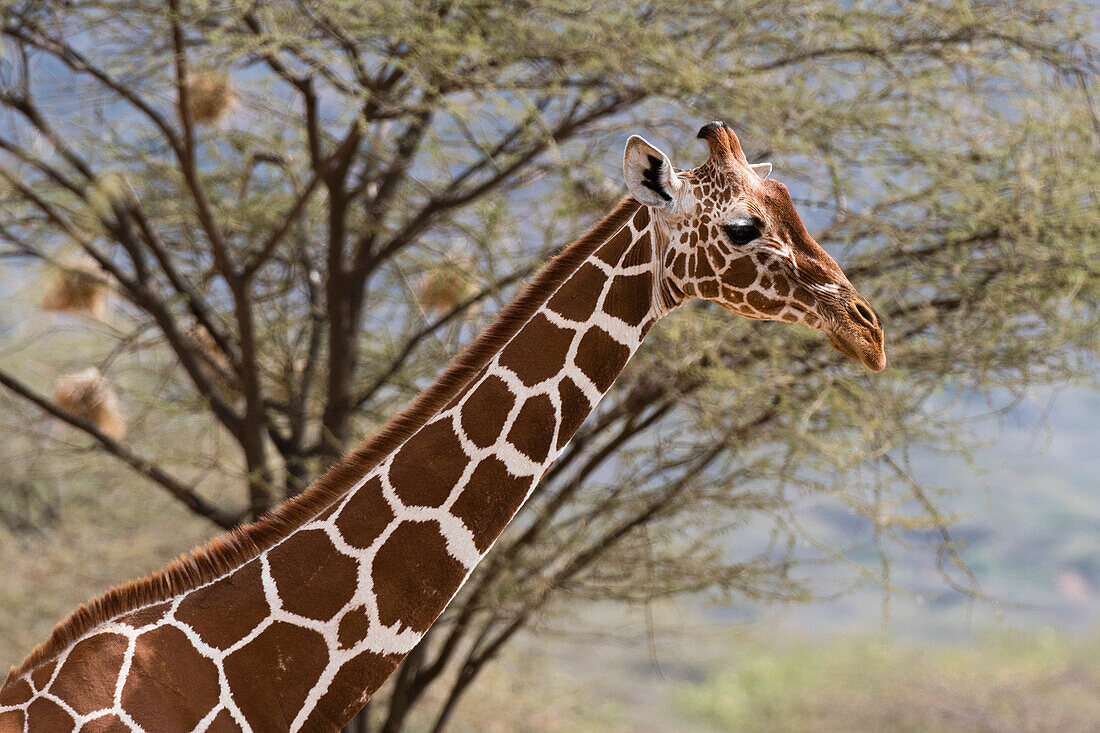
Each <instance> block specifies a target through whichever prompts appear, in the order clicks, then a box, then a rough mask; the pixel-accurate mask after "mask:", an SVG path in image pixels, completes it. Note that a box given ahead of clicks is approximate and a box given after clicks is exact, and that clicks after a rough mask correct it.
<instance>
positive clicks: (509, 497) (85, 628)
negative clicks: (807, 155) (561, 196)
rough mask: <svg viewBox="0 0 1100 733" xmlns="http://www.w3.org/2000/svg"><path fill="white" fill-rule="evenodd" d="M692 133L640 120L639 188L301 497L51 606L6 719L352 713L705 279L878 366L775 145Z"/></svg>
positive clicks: (161, 720) (880, 354)
mask: <svg viewBox="0 0 1100 733" xmlns="http://www.w3.org/2000/svg"><path fill="white" fill-rule="evenodd" d="M698 136H699V137H700V138H702V139H704V140H705V141H706V142H707V144H708V146H709V149H710V155H709V157H708V159H707V161H706V162H705V163H704V164H703V165H701V166H699V167H697V168H694V169H691V170H678V169H675V168H673V167H672V165H671V163H670V161H669V159H668V157H667V156H666V155H665V154H664V153H663V152H661V151H660V150H659V149H657V148H656V147H654V146H653V145H652V144H650V143H649V142H647V141H646V140H645V139H643V138H641V137H639V136H637V135H635V136H632V137H630V139H629V140H628V141H627V144H626V150H625V153H624V157H623V171H624V176H625V179H626V185H627V189H628V192H629V195H628V196H627V197H626V198H624V199H623V200H622V202H621V203H620V204H619V205H618V206H617V207H616V209H615V210H614V211H613V212H612V213H611V214H610V215H608V216H607V217H606V218H605V219H604V220H603V221H601V222H600V223H599V224H597V225H596V226H595V227H594V228H593V229H592V230H591V231H590V232H589V233H587V234H586V235H584V236H583V237H581V238H580V239H579V240H577V241H576V242H574V243H573V244H571V245H569V246H568V247H566V248H565V249H564V250H563V251H562V252H561V253H560V254H559V255H558V256H557V257H556V258H554V259H553V260H551V262H550V263H549V264H547V265H546V266H545V267H544V268H543V269H542V270H541V271H540V272H539V274H538V275H536V276H535V278H534V280H533V281H532V283H531V284H529V285H528V287H527V288H526V289H525V290H524V291H523V293H521V294H520V295H519V296H518V297H517V298H516V299H515V300H513V301H512V302H511V303H509V304H508V305H507V306H505V308H504V309H503V310H502V311H501V314H500V315H499V316H498V318H497V320H496V321H494V323H493V324H492V325H490V326H489V328H488V329H487V330H486V331H484V332H483V333H482V334H481V335H480V336H478V338H477V339H475V340H474V341H473V342H472V344H471V345H470V346H468V347H467V348H466V350H465V351H463V352H462V353H461V354H460V355H459V356H458V357H457V358H456V359H455V361H453V362H452V363H451V365H450V366H449V367H448V368H447V370H446V371H445V372H444V373H443V374H442V376H441V377H440V378H439V380H438V381H437V382H436V383H435V384H433V385H432V386H431V387H430V388H428V389H427V390H426V391H425V392H423V393H421V395H419V396H418V397H417V398H416V399H415V400H414V401H413V402H412V404H411V405H410V406H409V407H408V408H407V409H406V410H405V411H404V412H402V413H400V414H398V415H397V416H395V417H394V418H392V419H391V420H390V422H389V423H387V424H386V426H384V427H383V429H382V431H381V432H380V433H379V434H378V435H376V436H374V437H373V438H371V439H370V440H368V441H366V442H365V443H364V444H363V445H362V446H361V447H359V448H358V449H356V450H355V451H353V452H352V453H350V454H349V455H348V456H346V457H345V458H344V459H343V460H342V461H340V462H339V463H337V464H336V465H335V466H334V467H333V468H331V469H330V470H329V471H328V472H327V473H326V474H325V475H324V476H322V477H321V478H320V479H319V480H318V481H317V482H315V483H314V485H313V486H311V487H310V489H308V490H307V491H306V492H304V493H303V494H302V495H301V496H299V497H297V498H296V499H294V500H291V501H290V502H288V503H287V504H285V505H284V506H283V507H281V508H280V509H278V510H277V511H276V512H275V513H274V514H273V515H271V516H269V517H268V518H265V519H262V520H260V521H259V522H257V523H255V524H252V525H250V526H248V527H245V528H243V529H240V530H237V531H235V532H233V533H230V534H229V535H227V536H225V537H222V538H219V539H215V540H213V541H211V542H210V543H208V544H206V545H205V546H203V547H201V548H199V549H197V550H195V551H193V552H192V553H191V554H190V555H188V556H185V557H184V558H181V559H180V560H178V561H176V563H174V564H173V565H170V566H169V567H168V568H167V569H165V570H164V571H163V572H160V573H157V574H155V575H153V576H151V577H149V578H146V579H143V580H138V581H135V582H133V583H130V584H127V585H124V586H120V587H118V588H115V589H112V590H110V591H108V592H107V593H106V594H105V595H103V596H101V597H99V598H97V599H95V600H93V601H91V602H90V603H89V604H88V605H86V606H81V607H80V608H78V609H77V611H76V612H75V613H74V614H73V615H72V616H70V617H69V618H68V619H67V620H65V621H63V622H62V623H61V624H59V625H58V626H57V628H55V630H54V632H53V635H52V636H51V637H50V638H49V639H48V640H47V641H46V642H44V643H43V644H42V645H40V646H39V647H38V648H36V649H35V650H34V651H33V652H32V653H31V654H30V656H29V657H28V658H27V659H26V660H25V661H24V662H23V663H22V664H21V665H19V666H18V667H13V668H12V670H11V672H10V674H9V675H8V678H7V680H6V682H5V683H4V686H3V688H0V733H9V732H12V731H51V732H52V731H82V732H83V733H92V732H99V731H146V732H147V733H154V732H155V733H162V732H172V731H207V732H208V733H213V732H215V731H217V732H221V731H258V732H260V731H262V732H267V731H299V730H305V731H335V730H337V729H339V728H340V727H341V726H342V725H344V723H346V721H348V720H349V719H350V718H351V717H352V716H353V715H354V714H355V713H356V712H357V711H358V710H359V709H360V708H361V707H362V706H363V705H364V704H365V703H366V701H367V700H369V698H370V696H371V694H372V693H373V692H374V691H375V690H377V689H378V687H379V686H380V685H381V684H382V682H383V681H384V680H385V679H386V678H387V676H388V675H389V674H390V673H391V672H392V671H393V669H394V668H395V667H396V665H397V664H398V662H399V661H400V660H401V659H402V658H403V657H404V656H405V655H406V654H408V653H409V652H410V651H411V650H412V649H413V647H414V646H415V645H416V644H417V642H418V641H419V640H420V639H421V637H422V636H423V635H424V633H425V632H426V631H427V629H428V628H429V627H430V626H431V624H432V623H433V622H434V621H435V619H436V618H437V617H438V615H439V614H440V613H441V612H442V611H443V609H444V608H445V607H446V606H447V604H448V603H449V602H450V600H451V598H452V597H453V596H454V595H455V593H457V591H458V589H459V588H460V587H461V585H462V584H463V582H464V581H465V580H466V578H467V577H468V576H469V575H470V573H471V571H472V570H473V568H474V567H475V566H476V565H477V563H478V562H479V561H480V559H481V558H482V557H484V556H485V554H486V553H487V552H488V551H489V549H490V548H491V547H492V545H493V543H494V542H495V540H496V538H497V536H498V535H499V534H500V533H501V531H502V530H503V529H504V527H505V526H506V525H507V524H508V522H509V521H510V520H511V519H512V517H513V515H514V514H515V513H516V512H517V511H518V510H519V508H520V506H521V505H522V504H523V502H524V501H525V500H526V499H527V497H528V496H529V495H530V494H531V492H532V491H533V490H534V488H535V486H536V485H537V483H538V481H539V479H540V478H541V477H542V475H543V473H544V472H545V471H546V470H547V468H548V467H549V466H550V465H551V463H553V461H554V460H555V458H556V457H557V456H558V454H559V453H560V452H561V451H562V450H563V449H564V447H565V445H566V444H567V442H568V441H569V440H570V439H571V437H572V436H573V434H574V433H575V432H576V430H577V429H578V428H579V427H580V425H581V423H582V422H583V421H584V419H585V417H586V416H587V415H588V413H589V412H590V411H591V410H592V409H593V408H594V406H595V405H596V403H597V402H598V401H599V400H600V399H601V398H602V396H603V395H604V394H605V393H606V392H607V391H608V389H609V388H610V387H611V384H612V382H613V381H614V380H615V378H616V377H617V375H618V374H619V373H620V372H621V371H622V369H623V368H624V367H625V365H626V363H627V361H628V360H629V359H630V357H631V356H632V355H633V354H634V352H635V351H636V350H637V349H638V347H639V346H640V345H641V343H642V340H643V338H644V337H645V335H646V333H647V332H648V331H649V329H650V328H651V327H652V326H653V324H654V323H655V322H656V321H657V320H658V319H660V318H662V317H663V316H665V315H666V314H668V313H669V312H670V311H672V310H673V309H674V308H675V307H676V306H678V305H680V304H682V303H684V302H686V301H688V300H690V299H692V298H703V299H706V300H710V301H713V302H715V303H717V304H718V305H720V306H722V307H725V308H727V309H729V310H731V311H733V312H735V313H738V314H740V315H742V316H746V317H748V318H753V319H762V320H782V321H788V322H791V323H801V324H805V325H808V326H810V327H812V328H814V329H818V330H821V331H823V332H825V333H826V334H827V335H828V337H829V339H830V341H831V342H832V343H833V345H834V346H835V347H836V348H837V349H838V350H839V351H840V352H842V353H843V354H845V355H847V356H849V357H851V358H852V359H854V360H856V361H859V362H861V363H862V364H863V365H865V366H866V367H867V368H869V369H871V370H873V371H879V370H881V369H882V368H883V367H884V366H885V363H886V356H885V350H884V337H883V330H882V325H881V323H880V321H879V318H878V316H877V315H875V312H874V311H873V310H872V309H871V307H870V305H869V304H868V303H867V301H866V300H864V299H863V298H862V297H861V296H860V295H859V294H858V293H856V291H855V289H854V288H853V287H852V285H851V284H850V283H849V282H848V280H847V278H846V277H845V276H844V273H843V272H842V271H841V269H840V268H839V267H838V266H837V264H836V263H835V262H834V261H833V260H832V258H830V257H829V255H828V254H826V253H825V251H824V250H823V249H821V247H820V246H819V245H818V244H817V243H816V242H815V241H814V240H813V238H812V237H811V236H810V235H809V233H808V232H807V231H806V229H805V227H804V226H803V224H802V222H801V220H800V219H799V216H798V214H797V213H796V211H795V209H794V206H793V204H792V201H791V198H790V195H789V194H788V193H787V189H786V188H785V187H784V186H783V185H782V184H781V183H778V182H776V181H774V180H772V179H770V178H768V175H769V174H770V171H771V166H770V164H758V165H750V164H749V163H748V161H747V160H746V158H745V155H744V153H743V151H742V149H741V145H740V143H739V141H738V139H737V136H736V135H735V134H734V132H733V131H732V130H731V129H730V128H729V127H728V126H727V125H725V124H724V123H721V122H712V123H709V124H707V125H705V126H704V127H703V128H702V129H701V130H700V131H699V135H698Z"/></svg>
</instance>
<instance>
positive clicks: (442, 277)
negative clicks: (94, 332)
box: [419, 262, 473, 312]
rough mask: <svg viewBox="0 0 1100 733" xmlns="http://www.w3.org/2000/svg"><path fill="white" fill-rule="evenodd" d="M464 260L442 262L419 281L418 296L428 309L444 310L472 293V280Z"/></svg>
mask: <svg viewBox="0 0 1100 733" xmlns="http://www.w3.org/2000/svg"><path fill="white" fill-rule="evenodd" d="M468 271H469V265H468V264H467V263H465V262H450V263H444V264H442V265H440V266H438V267H436V268H435V269H433V270H432V271H431V272H429V273H428V274H427V275H425V276H424V278H423V279H422V280H421V281H420V292H419V298H420V303H421V305H423V306H424V309H425V310H428V311H439V312H445V311H449V310H451V309H452V308H454V307H455V306H456V305H458V304H459V303H461V302H462V301H464V300H466V299H467V298H469V297H470V296H471V295H472V294H473V282H472V281H471V279H470V276H469V274H468Z"/></svg>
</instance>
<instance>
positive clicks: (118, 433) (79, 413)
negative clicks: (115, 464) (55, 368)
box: [53, 367, 126, 440]
mask: <svg viewBox="0 0 1100 733" xmlns="http://www.w3.org/2000/svg"><path fill="white" fill-rule="evenodd" d="M53 401H54V402H55V403H56V404H57V406H58V407H60V408H61V409H62V410H64V411H65V412H67V413H69V414H70V415H74V416H75V417H79V418H83V419H84V420H87V421H88V422H90V423H92V424H93V425H95V426H96V427H97V428H99V429H100V430H102V431H103V432H104V433H106V434H107V435H109V436H111V437H112V438H114V439H115V440H122V438H123V437H124V436H125V435H126V422H125V421H124V420H123V419H122V412H120V411H119V409H118V395H116V394H115V390H114V387H112V386H111V383H110V382H108V381H107V379H106V378H105V377H104V376H103V375H102V374H100V373H99V370H98V369H96V368H95V367H88V368H87V369H85V370H83V371H79V372H75V373H73V374H66V375H64V376H62V377H58V379H57V381H56V382H55V383H54V391H53Z"/></svg>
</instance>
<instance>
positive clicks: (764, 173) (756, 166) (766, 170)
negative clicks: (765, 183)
mask: <svg viewBox="0 0 1100 733" xmlns="http://www.w3.org/2000/svg"><path fill="white" fill-rule="evenodd" d="M749 168H752V172H753V173H755V174H756V175H758V176H760V177H761V178H767V177H768V176H770V175H771V174H772V164H771V163H751V164H750V165H749Z"/></svg>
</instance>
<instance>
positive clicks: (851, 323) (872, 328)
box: [826, 299, 886, 372]
mask: <svg viewBox="0 0 1100 733" xmlns="http://www.w3.org/2000/svg"><path fill="white" fill-rule="evenodd" d="M826 333H827V334H828V336H829V341H831V342H832V344H833V348H835V349H836V350H837V351H839V352H840V353H842V354H844V355H845V356H847V357H849V358H850V359H853V360H854V361H858V362H859V363H861V364H863V366H865V367H867V368H868V369H870V370H871V371H872V372H881V371H882V370H883V369H885V368H886V337H885V334H884V332H883V330H882V323H881V322H880V321H879V318H878V316H877V315H875V312H874V311H873V310H872V309H871V307H870V306H869V305H867V303H866V302H865V301H863V300H862V299H852V300H851V301H849V303H848V305H847V307H846V308H845V309H844V315H843V317H842V318H841V319H839V322H837V323H835V324H834V325H833V327H832V328H830V329H828V330H827V331H826Z"/></svg>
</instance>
